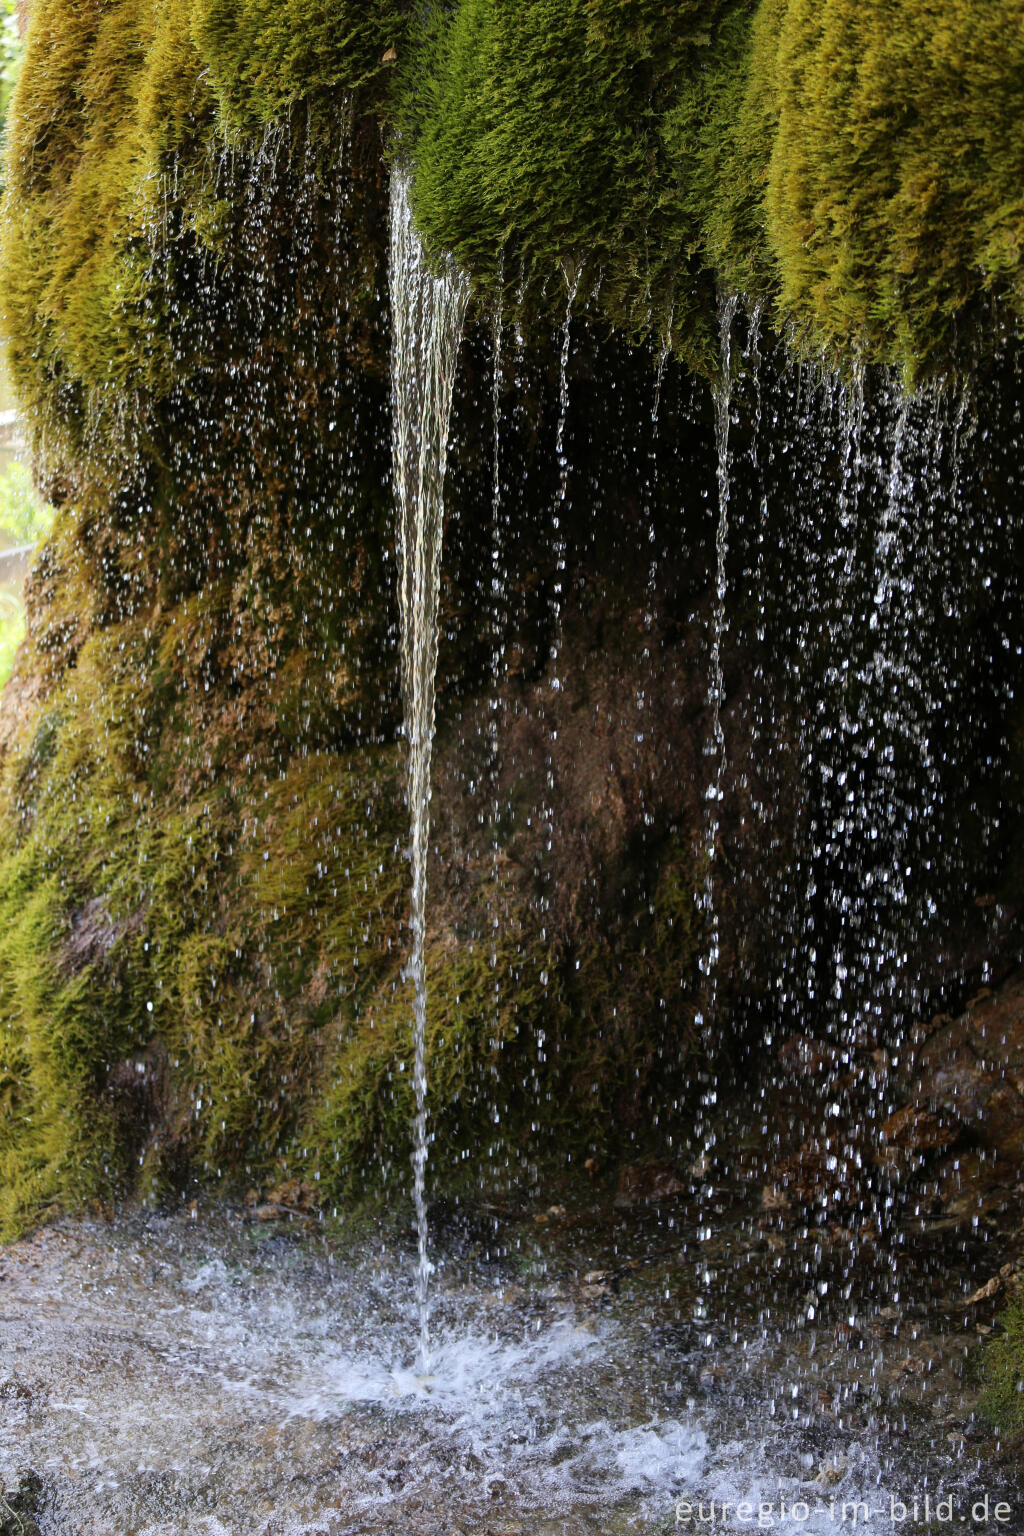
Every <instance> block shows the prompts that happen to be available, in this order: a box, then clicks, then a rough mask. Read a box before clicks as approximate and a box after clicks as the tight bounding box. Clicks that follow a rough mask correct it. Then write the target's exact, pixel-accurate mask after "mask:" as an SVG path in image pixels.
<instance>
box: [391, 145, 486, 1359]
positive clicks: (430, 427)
mask: <svg viewBox="0 0 1024 1536" xmlns="http://www.w3.org/2000/svg"><path fill="white" fill-rule="evenodd" d="M390 274H391V319H392V371H391V378H392V468H393V476H394V486H395V495H396V499H397V502H398V514H399V517H398V553H399V606H400V610H401V623H402V693H403V698H404V704H405V737H406V746H407V753H408V756H407V768H406V773H407V780H406V785H407V798H408V802H409V817H410V824H411V827H410V830H411V837H410V859H411V863H412V900H411V911H410V929H411V933H412V949H411V953H410V956H409V962H408V966H407V968H406V976H407V978H408V979H409V980H410V981H411V982H412V985H413V1030H414V1062H413V1083H414V1087H415V1093H416V1114H415V1119H414V1124H413V1154H412V1165H413V1198H414V1202H415V1208H416V1233H417V1243H418V1262H417V1268H416V1301H417V1310H418V1314H419V1345H418V1351H417V1360H416V1363H417V1369H418V1370H420V1371H424V1372H425V1371H427V1370H428V1369H429V1343H430V1334H429V1294H428V1291H429V1280H430V1272H431V1263H430V1256H429V1230H428V1220H427V1204H426V1168H427V1152H428V1145H429V1138H428V1133H427V1048H426V1030H427V977H426V962H425V938H426V909H427V854H428V844H429V834H430V764H431V748H432V744H433V736H434V683H435V674H436V670H437V632H438V598H439V593H440V578H441V543H442V536H443V527H444V508H443V491H444V475H445V467H446V462H447V453H448V426H449V421H450V417H451V406H452V391H453V386H454V379H455V362H456V358H457V356H458V350H459V344H460V341H461V339H462V327H463V321H464V318H465V313H466V303H467V299H468V296H469V290H468V284H467V282H466V280H465V278H464V277H463V275H462V274H461V273H460V272H459V271H458V270H457V269H456V268H455V267H453V266H451V265H446V266H443V267H442V268H440V269H439V270H437V271H433V270H431V268H430V267H429V266H428V264H427V260H426V256H425V253H424V251H423V247H422V245H421V243H420V239H419V236H418V235H417V233H416V229H415V226H414V224H413V220H412V213H411V210H410V206H409V176H408V172H407V171H406V170H405V169H404V168H402V167H396V169H395V170H394V172H393V174H392V180H391V246H390Z"/></svg>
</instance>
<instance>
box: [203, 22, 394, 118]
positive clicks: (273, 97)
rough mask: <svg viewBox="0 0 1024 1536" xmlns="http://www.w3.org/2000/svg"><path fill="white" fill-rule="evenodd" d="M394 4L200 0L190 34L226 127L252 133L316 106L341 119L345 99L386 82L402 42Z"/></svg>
mask: <svg viewBox="0 0 1024 1536" xmlns="http://www.w3.org/2000/svg"><path fill="white" fill-rule="evenodd" d="M404 32H405V17H404V15H403V7H402V6H401V5H399V4H396V3H395V0H371V3H364V4H360V3H359V0H356V3H355V4H353V3H350V0H349V3H341V4H339V3H338V0H315V3H314V4H309V3H308V0H284V3H281V0H198V3H196V4H195V5H194V6H193V7H192V35H193V37H194V39H195V43H196V46H197V47H198V49H199V51H200V54H201V55H202V59H203V64H204V67H205V70H206V71H207V73H208V76H209V79H210V83H211V86H212V89H213V91H214V94H215V96H216V99H217V105H218V110H219V112H220V116H221V121H222V123H223V124H224V125H225V126H226V127H228V128H229V129H230V130H232V131H236V132H238V131H241V132H251V131H253V130H255V129H260V128H263V127H265V126H266V125H267V124H269V123H271V122H274V121H275V120H277V119H279V118H281V117H282V116H285V115H287V114H288V113H289V112H290V111H291V110H292V108H293V107H295V106H297V105H300V104H303V105H304V104H308V103H311V102H312V103H314V104H315V105H317V106H318V107H320V108H321V109H323V110H324V111H326V112H327V113H330V112H334V113H335V114H339V113H340V112H341V111H342V110H343V109H344V105H345V100H344V99H345V97H346V96H347V95H351V94H352V93H353V92H355V91H357V90H358V89H359V88H360V87H364V86H367V85H368V84H370V83H371V82H374V81H380V80H381V79H382V78H386V76H387V74H388V71H389V68H390V66H389V63H386V62H384V55H385V54H386V53H388V52H389V50H391V49H395V48H397V47H398V46H400V45H401V43H402V39H403V36H404Z"/></svg>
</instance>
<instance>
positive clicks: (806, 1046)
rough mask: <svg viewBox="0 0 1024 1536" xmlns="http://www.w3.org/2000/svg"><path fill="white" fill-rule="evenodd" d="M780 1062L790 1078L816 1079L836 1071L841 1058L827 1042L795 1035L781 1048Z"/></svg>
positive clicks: (807, 1036)
mask: <svg viewBox="0 0 1024 1536" xmlns="http://www.w3.org/2000/svg"><path fill="white" fill-rule="evenodd" d="M778 1061H779V1065H780V1066H781V1067H782V1068H783V1070H784V1071H785V1072H786V1074H787V1075H788V1076H789V1077H793V1078H814V1077H820V1076H821V1075H822V1074H823V1073H825V1072H828V1071H834V1070H835V1069H836V1067H837V1066H839V1064H840V1061H841V1056H840V1052H839V1051H838V1050H837V1049H836V1047H835V1046H834V1045H829V1044H828V1043H827V1041H824V1040H813V1039H812V1038H811V1037H810V1036H809V1035H793V1036H792V1038H791V1039H789V1040H787V1041H785V1043H784V1044H783V1045H780V1046H779V1050H778Z"/></svg>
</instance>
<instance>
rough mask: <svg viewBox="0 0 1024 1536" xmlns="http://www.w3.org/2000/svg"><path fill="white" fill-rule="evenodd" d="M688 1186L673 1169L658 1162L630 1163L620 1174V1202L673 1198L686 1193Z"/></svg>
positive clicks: (629, 1202)
mask: <svg viewBox="0 0 1024 1536" xmlns="http://www.w3.org/2000/svg"><path fill="white" fill-rule="evenodd" d="M685 1188H686V1186H685V1185H684V1184H683V1182H682V1180H681V1179H679V1178H678V1177H677V1175H676V1173H675V1172H674V1171H673V1169H671V1168H668V1167H665V1166H663V1165H661V1164H657V1163H645V1164H637V1163H630V1164H629V1165H628V1166H627V1167H625V1168H623V1170H622V1172H621V1173H620V1174H619V1193H618V1202H617V1203H621V1204H630V1205H632V1204H636V1203H639V1202H641V1201H648V1202H650V1201H655V1202H656V1201H658V1200H671V1199H673V1198H674V1197H675V1196H676V1195H681V1194H683V1193H684V1191H685Z"/></svg>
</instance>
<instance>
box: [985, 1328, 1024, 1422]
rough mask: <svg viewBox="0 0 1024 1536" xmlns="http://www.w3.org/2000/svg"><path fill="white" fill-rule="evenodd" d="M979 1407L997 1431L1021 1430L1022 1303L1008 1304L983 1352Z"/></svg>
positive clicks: (1023, 1392)
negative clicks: (996, 1331) (983, 1382)
mask: <svg viewBox="0 0 1024 1536" xmlns="http://www.w3.org/2000/svg"><path fill="white" fill-rule="evenodd" d="M981 1406H982V1409H983V1411H984V1412H985V1413H986V1415H987V1416H988V1417H989V1418H990V1419H991V1420H992V1422H993V1423H994V1424H996V1425H997V1426H998V1427H999V1428H1000V1429H1004V1430H1008V1431H1015V1430H1020V1429H1024V1302H1021V1301H1014V1302H1011V1304H1010V1306H1009V1307H1008V1308H1007V1310H1006V1311H1005V1312H1004V1313H1003V1315H1002V1317H1001V1319H1000V1328H999V1332H998V1333H997V1334H996V1336H995V1337H994V1338H993V1339H992V1341H991V1342H990V1344H989V1345H988V1348H987V1350H986V1351H985V1390H984V1393H983V1396H982V1400H981Z"/></svg>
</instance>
